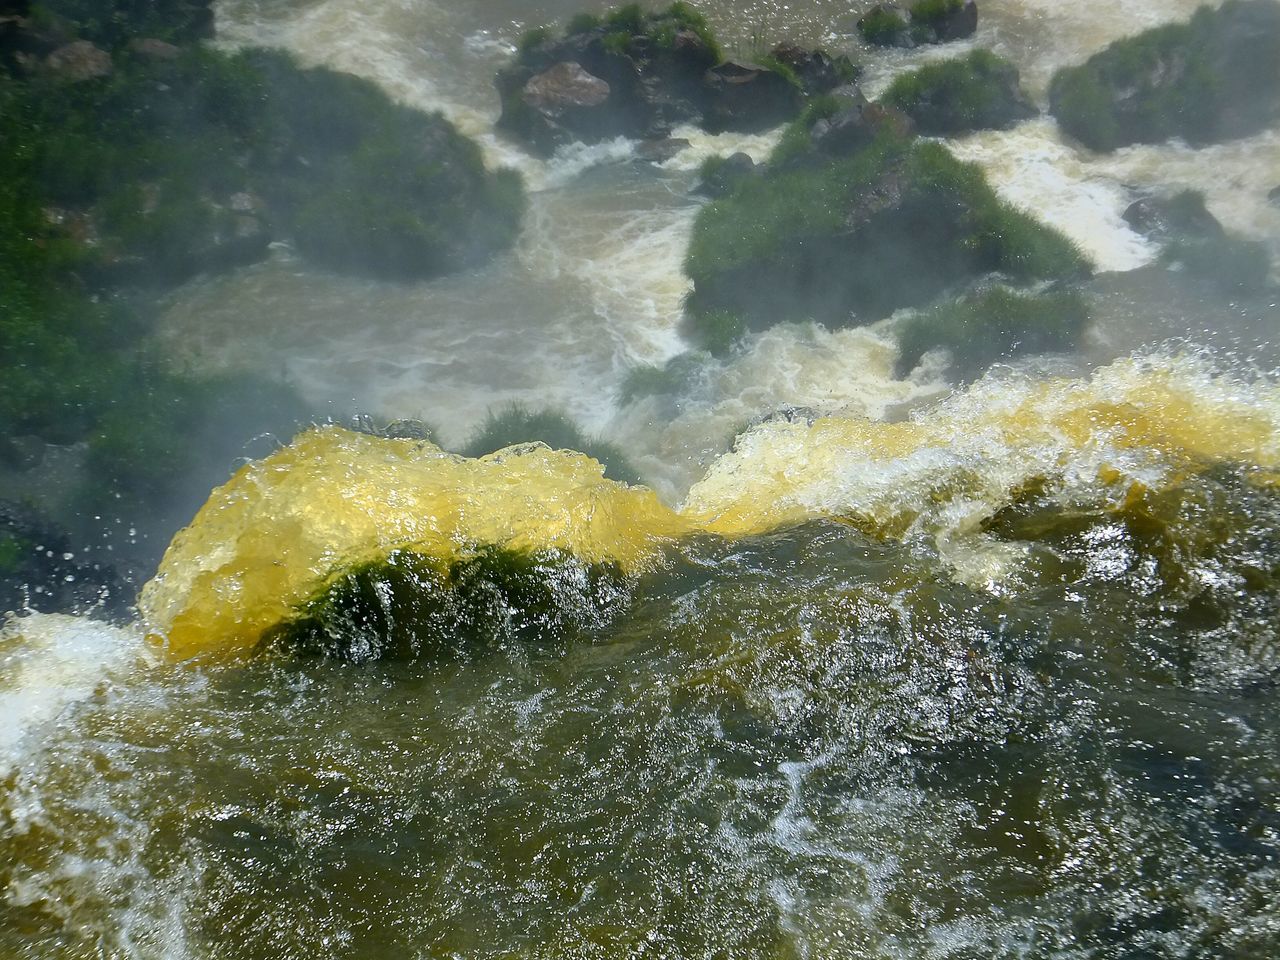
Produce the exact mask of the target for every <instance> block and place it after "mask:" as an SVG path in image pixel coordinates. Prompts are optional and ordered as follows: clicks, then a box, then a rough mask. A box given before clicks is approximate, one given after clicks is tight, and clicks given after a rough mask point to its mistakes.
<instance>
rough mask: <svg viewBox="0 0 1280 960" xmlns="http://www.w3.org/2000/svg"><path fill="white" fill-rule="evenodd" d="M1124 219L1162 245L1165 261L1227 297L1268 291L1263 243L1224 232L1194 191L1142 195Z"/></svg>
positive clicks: (1268, 264) (1267, 256)
mask: <svg viewBox="0 0 1280 960" xmlns="http://www.w3.org/2000/svg"><path fill="white" fill-rule="evenodd" d="M1124 219H1125V221H1126V222H1128V223H1129V224H1130V225H1131V226H1132V227H1133V228H1134V229H1135V230H1137V231H1139V232H1140V233H1143V234H1145V235H1146V236H1148V237H1149V238H1150V239H1152V240H1154V241H1156V242H1157V243H1159V244H1161V246H1162V248H1163V249H1162V250H1161V255H1160V259H1161V261H1162V262H1163V263H1166V264H1168V265H1170V266H1173V267H1176V268H1178V269H1182V270H1185V271H1186V272H1187V274H1188V275H1190V276H1193V277H1196V278H1198V279H1200V280H1203V281H1206V282H1207V283H1209V284H1210V285H1212V286H1213V287H1215V288H1217V289H1218V290H1219V291H1220V292H1222V293H1224V294H1226V295H1228V296H1234V295H1240V294H1243V295H1250V294H1256V293H1260V292H1261V291H1263V290H1264V289H1265V288H1266V285H1267V279H1268V275H1269V273H1270V271H1271V257H1270V254H1269V253H1268V251H1267V245H1266V244H1265V243H1263V242H1261V241H1259V240H1249V239H1247V238H1245V237H1242V236H1240V235H1238V234H1236V233H1233V232H1231V231H1228V230H1226V229H1224V228H1223V226H1222V224H1221V223H1219V222H1218V220H1217V218H1216V217H1214V215H1213V214H1212V213H1210V212H1209V209H1208V207H1206V206H1205V200H1204V194H1203V193H1200V192H1199V191H1197V190H1182V191H1179V192H1178V193H1174V194H1171V195H1168V196H1159V195H1156V196H1150V197H1143V198H1142V199H1140V200H1137V201H1135V202H1134V203H1133V204H1131V205H1130V206H1129V208H1128V209H1127V210H1126V211H1125V212H1124Z"/></svg>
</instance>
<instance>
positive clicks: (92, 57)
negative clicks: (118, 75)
mask: <svg viewBox="0 0 1280 960" xmlns="http://www.w3.org/2000/svg"><path fill="white" fill-rule="evenodd" d="M44 68H45V70H47V71H48V72H49V73H50V74H52V75H53V76H55V77H57V78H58V79H59V80H69V81H72V82H74V81H77V80H94V79H96V78H98V77H109V76H111V69H112V67H111V54H109V53H107V51H105V50H100V49H98V48H97V47H95V46H94V45H93V44H92V43H90V42H89V41H88V40H76V41H75V42H73V43H68V44H66V45H65V46H62V47H58V49H56V50H54V51H53V53H51V54H49V56H48V57H46V58H45V61H44Z"/></svg>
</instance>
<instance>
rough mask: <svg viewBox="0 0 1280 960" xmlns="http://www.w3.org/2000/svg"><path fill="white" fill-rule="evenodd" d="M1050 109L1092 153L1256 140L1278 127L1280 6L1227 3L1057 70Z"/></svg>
mask: <svg viewBox="0 0 1280 960" xmlns="http://www.w3.org/2000/svg"><path fill="white" fill-rule="evenodd" d="M1049 105H1050V111H1051V112H1052V113H1053V115H1054V116H1055V117H1057V118H1058V122H1059V124H1061V126H1062V128H1063V130H1065V131H1066V132H1067V133H1069V134H1071V135H1072V136H1073V137H1075V138H1076V139H1078V140H1079V141H1081V142H1082V143H1083V144H1085V145H1086V146H1088V147H1091V148H1092V149H1095V150H1104V151H1105V150H1114V149H1116V148H1118V147H1123V146H1126V145H1128V144H1132V143H1160V142H1163V141H1165V140H1168V139H1170V138H1173V137H1181V138H1182V139H1184V140H1186V141H1188V142H1189V143H1192V144H1205V143H1217V142H1220V141H1223V140H1229V139H1233V138H1237V137H1244V136H1249V135H1251V134H1253V133H1256V132H1258V131H1259V130H1262V129H1265V128H1266V127H1268V126H1270V125H1272V124H1274V123H1275V122H1276V121H1277V120H1280V5H1277V4H1276V3H1275V2H1273V0H1227V2H1226V3H1224V4H1223V5H1222V6H1221V7H1220V8H1218V9H1216V10H1214V9H1210V8H1208V7H1204V8H1201V9H1200V10H1199V11H1198V12H1197V13H1196V14H1195V16H1193V17H1192V18H1191V20H1190V22H1188V23H1181V24H1171V25H1169V26H1163V27H1157V28H1155V29H1153V30H1148V31H1146V32H1144V33H1141V34H1138V35H1137V36H1135V37H1129V38H1126V39H1124V40H1118V41H1116V42H1115V43H1113V44H1111V46H1109V47H1107V48H1106V49H1105V50H1103V51H1101V52H1100V53H1097V54H1095V55H1094V56H1092V57H1090V58H1089V60H1088V61H1086V62H1085V63H1084V64H1082V65H1081V66H1078V67H1069V68H1065V69H1063V70H1059V71H1058V72H1057V73H1056V74H1055V75H1054V78H1053V81H1052V83H1051V84H1050V87H1049Z"/></svg>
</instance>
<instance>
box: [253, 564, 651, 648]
mask: <svg viewBox="0 0 1280 960" xmlns="http://www.w3.org/2000/svg"><path fill="white" fill-rule="evenodd" d="M629 595H630V593H629V589H628V581H627V579H626V577H625V576H624V575H623V574H622V572H621V571H620V570H619V569H618V568H617V567H616V566H612V565H604V564H597V565H588V564H585V563H583V562H582V561H579V560H577V559H576V558H574V557H572V556H569V555H566V554H563V553H558V552H551V551H546V552H541V553H531V552H528V551H523V550H512V549H506V548H502V547H495V546H480V547H477V548H476V549H475V550H474V552H472V553H471V555H470V556H468V557H466V558H464V559H461V560H458V561H456V562H454V563H451V564H445V563H442V562H441V561H439V560H437V559H435V558H431V557H425V556H422V555H421V554H416V553H413V552H412V551H408V550H399V551H395V552H393V553H391V554H390V555H389V556H387V557H386V558H385V559H381V560H376V561H373V562H370V563H365V564H362V565H360V566H358V567H356V568H354V569H352V570H349V571H347V572H346V573H344V574H342V575H341V576H340V577H338V578H337V579H336V580H335V581H333V582H332V583H331V584H330V585H329V586H328V587H327V588H326V589H325V590H324V591H323V592H322V593H321V594H320V595H318V596H317V597H315V598H313V599H312V600H310V601H308V602H307V603H305V604H304V605H303V606H302V607H301V608H300V609H299V611H298V614H297V616H296V617H295V618H294V619H293V620H292V621H291V622H289V623H287V624H285V625H283V626H282V627H280V628H277V629H276V630H274V631H272V632H271V634H270V635H268V636H267V637H265V638H264V640H263V642H264V645H267V646H269V647H273V648H277V649H281V650H286V651H296V652H300V653H304V654H311V655H321V656H330V657H335V658H338V659H342V660H349V661H353V662H356V663H366V662H369V661H372V660H380V659H392V658H393V659H401V660H419V661H441V660H451V659H463V660H465V659H467V658H470V657H472V656H475V655H478V654H480V653H483V652H485V651H488V650H492V649H494V647H495V646H498V645H501V644H502V643H506V642H512V641H518V642H544V643H545V642H548V641H557V640H562V639H565V638H568V637H570V636H572V635H574V634H576V633H579V632H582V631H586V630H591V629H593V628H598V627H602V626H604V625H605V624H606V623H607V622H608V619H609V618H610V616H611V615H612V614H613V612H614V611H616V610H618V609H619V608H620V607H621V606H622V605H623V604H625V603H626V601H627V599H628V597H629Z"/></svg>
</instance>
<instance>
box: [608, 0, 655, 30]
mask: <svg viewBox="0 0 1280 960" xmlns="http://www.w3.org/2000/svg"><path fill="white" fill-rule="evenodd" d="M646 20H647V17H646V16H645V12H644V8H643V7H641V6H640V4H638V3H628V4H626V5H625V6H621V7H618V8H617V9H616V10H611V11H609V12H608V13H606V14H605V16H604V25H605V26H606V27H608V28H609V29H610V30H625V31H626V32H627V33H629V34H632V35H633V36H634V35H639V34H642V33H644V32H645V21H646Z"/></svg>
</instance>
